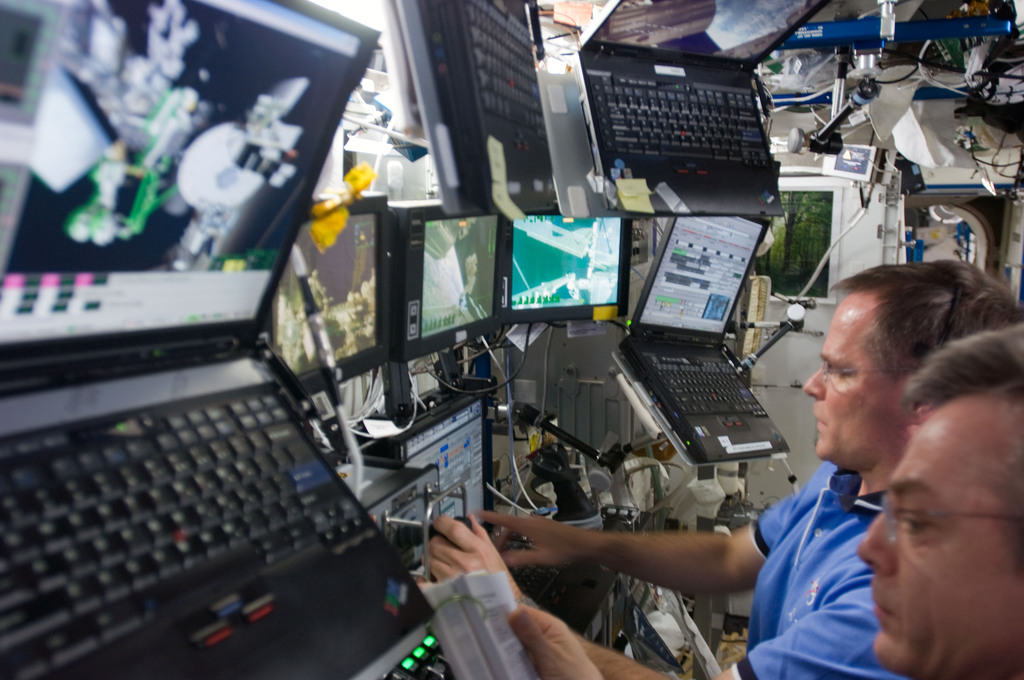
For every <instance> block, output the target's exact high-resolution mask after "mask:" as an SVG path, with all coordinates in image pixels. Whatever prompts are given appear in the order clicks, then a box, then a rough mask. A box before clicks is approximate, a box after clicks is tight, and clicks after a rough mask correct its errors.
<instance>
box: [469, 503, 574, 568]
mask: <svg viewBox="0 0 1024 680" xmlns="http://www.w3.org/2000/svg"><path fill="white" fill-rule="evenodd" d="M480 519H481V520H482V521H485V522H490V523H491V524H493V525H494V526H495V527H501V529H502V533H501V535H500V536H499V537H498V538H497V545H498V549H499V550H500V549H501V548H503V547H504V545H505V543H506V541H507V540H508V537H509V534H510V533H512V534H518V535H519V536H522V537H523V538H525V539H527V540H528V541H529V547H528V548H527V549H526V550H503V551H502V552H501V557H502V558H503V559H504V561H505V564H506V565H508V566H510V567H518V566H523V565H528V564H538V565H545V566H559V565H563V564H568V563H569V562H572V561H573V560H574V559H575V558H576V557H577V556H578V555H579V554H580V553H579V549H580V546H581V544H582V541H584V540H586V538H587V534H589V533H593V532H590V531H589V530H587V529H580V528H578V527H573V526H569V525H567V524H562V523H561V522H556V521H555V520H552V519H547V518H543V517H524V516H519V517H513V516H511V515H506V514H503V513H497V512H488V511H486V510H484V511H482V512H480Z"/></svg>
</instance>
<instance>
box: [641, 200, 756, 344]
mask: <svg viewBox="0 0 1024 680" xmlns="http://www.w3.org/2000/svg"><path fill="white" fill-rule="evenodd" d="M762 229H763V227H762V225H760V224H758V223H756V222H751V221H749V220H744V219H741V218H739V217H680V218H678V219H676V221H675V225H674V226H673V227H672V229H671V231H667V232H666V234H665V236H664V238H665V239H666V241H665V243H664V244H662V250H661V255H660V258H659V259H658V261H657V262H656V263H655V268H653V269H652V271H651V273H650V274H649V277H650V279H651V280H650V281H649V282H648V284H647V288H646V289H645V293H646V297H644V298H643V300H642V301H641V305H642V308H641V309H640V314H639V323H640V324H642V325H643V326H644V327H650V326H656V327H658V328H659V329H662V330H670V331H672V330H675V331H685V332H698V333H714V334H722V333H724V332H725V325H726V323H727V322H728V320H729V314H730V313H731V312H732V309H733V307H734V306H735V302H736V299H737V297H738V295H739V292H740V288H741V287H742V286H743V280H744V278H745V277H746V275H747V272H748V270H749V269H750V265H751V262H752V260H753V258H754V256H755V253H756V250H757V245H758V243H759V242H760V239H761V230H762Z"/></svg>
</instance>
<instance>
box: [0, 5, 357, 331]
mask: <svg viewBox="0 0 1024 680" xmlns="http://www.w3.org/2000/svg"><path fill="white" fill-rule="evenodd" d="M294 7H295V8H299V7H302V10H301V12H300V11H299V10H297V9H294V8H293V7H291V6H289V5H288V4H287V3H285V2H281V3H278V2H268V1H267V0H155V1H154V2H139V1H138V0H107V1H105V2H103V3H97V2H91V1H90V0H34V1H33V2H19V1H15V2H14V3H13V4H12V3H5V4H4V8H3V9H0V25H4V26H5V30H4V31H3V32H4V33H5V34H6V33H8V28H9V29H10V30H11V31H13V32H14V35H13V36H9V35H5V36H4V39H5V40H8V39H9V42H8V43H7V46H6V47H5V49H10V50H13V51H14V53H15V57H17V61H18V64H17V65H18V68H12V69H8V68H7V65H6V61H5V65H4V69H3V71H2V73H0V78H3V79H4V80H3V81H0V130H2V133H0V134H2V135H3V138H4V140H5V141H4V143H3V144H2V145H0V147H2V148H0V206H2V221H0V346H8V345H15V344H27V343H35V342H37V341H49V340H64V341H79V340H81V339H88V338H98V337H99V336H106V335H111V334H114V333H124V332H128V333H129V334H132V333H136V332H139V331H167V330H170V329H176V328H182V327H188V328H192V327H198V326H210V327H213V328H218V327H220V328H223V327H226V326H230V325H232V323H233V322H247V321H252V320H255V319H256V317H257V316H258V314H259V312H260V309H261V304H262V302H263V298H264V294H265V293H266V292H267V290H268V287H269V285H270V284H272V283H273V280H274V275H275V274H276V272H278V271H280V269H281V267H282V266H283V262H282V261H281V259H280V255H281V254H282V253H281V252H280V251H282V250H283V251H284V254H285V255H287V249H286V248H284V249H282V246H283V245H287V243H288V242H289V241H288V239H290V238H291V233H293V232H292V229H293V228H295V227H296V224H297V221H299V220H301V217H302V214H303V213H305V211H306V210H308V203H309V198H310V197H311V195H312V182H313V181H314V180H315V179H316V177H317V176H318V175H319V171H320V169H321V167H322V164H323V159H324V157H325V154H326V150H327V148H328V146H329V144H330V141H331V140H332V139H333V137H334V134H335V131H336V129H337V124H338V119H339V117H340V113H341V107H342V106H343V105H344V101H345V98H346V97H347V95H348V93H349V92H350V91H351V90H352V88H353V87H354V86H355V85H356V84H357V83H358V81H359V78H360V77H361V75H362V73H363V68H364V66H365V63H366V59H367V58H368V55H369V52H370V51H371V50H372V49H373V48H374V46H375V44H376V41H375V37H376V33H375V32H373V31H370V30H369V29H365V28H363V27H361V26H358V25H356V24H352V23H351V22H348V21H345V20H342V19H341V18H340V17H339V16H338V15H336V14H333V13H328V12H326V10H321V9H319V8H315V7H313V6H312V5H309V6H308V9H307V8H306V7H304V6H302V5H298V4H294ZM345 27H351V30H348V29H347V28H345ZM6 58H7V55H5V56H4V59H6ZM7 81H11V82H7Z"/></svg>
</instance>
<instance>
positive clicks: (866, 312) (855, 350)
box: [804, 293, 911, 491]
mask: <svg viewBox="0 0 1024 680" xmlns="http://www.w3.org/2000/svg"><path fill="white" fill-rule="evenodd" d="M876 305H877V299H876V298H875V296H874V295H870V294H866V293H853V294H851V295H850V296H849V297H847V298H846V299H845V300H843V301H842V302H841V303H840V304H839V306H838V307H836V312H835V314H834V315H833V317H832V324H831V326H830V327H829V331H828V336H827V337H826V338H825V344H824V347H823V348H822V352H821V357H822V360H823V361H825V362H826V363H827V364H828V366H829V368H830V370H833V371H835V373H833V374H832V375H830V376H829V378H828V379H827V380H826V378H825V376H824V374H823V373H822V371H821V369H819V370H818V371H817V372H815V373H814V374H813V375H812V376H811V377H810V378H809V379H808V380H807V382H806V383H805V384H804V392H806V393H807V394H809V395H810V396H812V397H814V417H815V418H816V419H817V421H818V440H817V444H816V446H815V453H817V455H818V457H819V458H821V459H822V460H826V461H830V462H832V463H835V464H836V465H838V466H839V467H841V468H846V469H849V470H854V471H857V472H860V473H861V476H862V477H864V481H865V484H866V485H867V487H868V488H867V489H866V490H867V491H875V490H881V488H882V485H884V483H885V479H886V477H887V475H888V472H889V470H890V469H891V467H892V465H894V464H895V461H896V460H897V459H898V458H899V456H900V454H901V453H902V451H903V448H904V445H905V443H906V437H907V433H908V429H909V427H910V423H911V419H910V418H909V416H907V415H906V414H905V413H904V411H903V409H902V407H901V406H900V395H901V394H902V392H903V382H904V381H905V378H906V374H893V373H884V372H881V371H879V370H878V369H879V367H878V366H877V365H876V364H875V361H874V360H873V359H872V358H871V356H870V354H869V353H868V339H869V337H870V333H871V332H872V330H871V329H872V325H873V323H874V320H875V307H876Z"/></svg>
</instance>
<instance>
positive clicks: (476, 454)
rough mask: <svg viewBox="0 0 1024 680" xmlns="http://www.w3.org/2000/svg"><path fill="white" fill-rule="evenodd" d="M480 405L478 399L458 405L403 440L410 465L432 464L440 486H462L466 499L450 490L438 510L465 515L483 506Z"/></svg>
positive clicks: (417, 466)
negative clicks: (457, 407)
mask: <svg viewBox="0 0 1024 680" xmlns="http://www.w3.org/2000/svg"><path fill="white" fill-rule="evenodd" d="M483 419H484V409H483V404H482V402H480V401H474V402H472V403H471V404H469V405H468V406H465V407H463V408H459V409H458V410H457V411H455V412H454V413H452V414H450V415H447V416H445V417H444V418H442V419H441V420H440V421H438V422H435V423H433V424H431V425H430V426H428V427H427V428H425V429H424V430H422V431H421V432H418V433H417V434H415V435H413V436H412V437H411V438H409V439H408V440H407V441H406V442H405V444H404V447H403V448H404V450H403V458H405V460H406V465H408V466H410V467H416V468H423V467H427V466H429V465H436V466H437V472H438V481H439V484H440V487H441V489H449V488H452V487H453V486H455V485H457V484H462V485H464V487H465V491H466V499H465V505H463V502H462V499H461V498H460V497H459V496H458V495H457V494H453V495H450V496H448V497H446V498H445V499H444V500H442V501H441V504H440V507H439V508H438V510H439V513H440V514H443V515H449V516H459V515H461V516H466V515H468V514H469V513H471V512H475V511H477V510H483V509H484V431H483Z"/></svg>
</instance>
